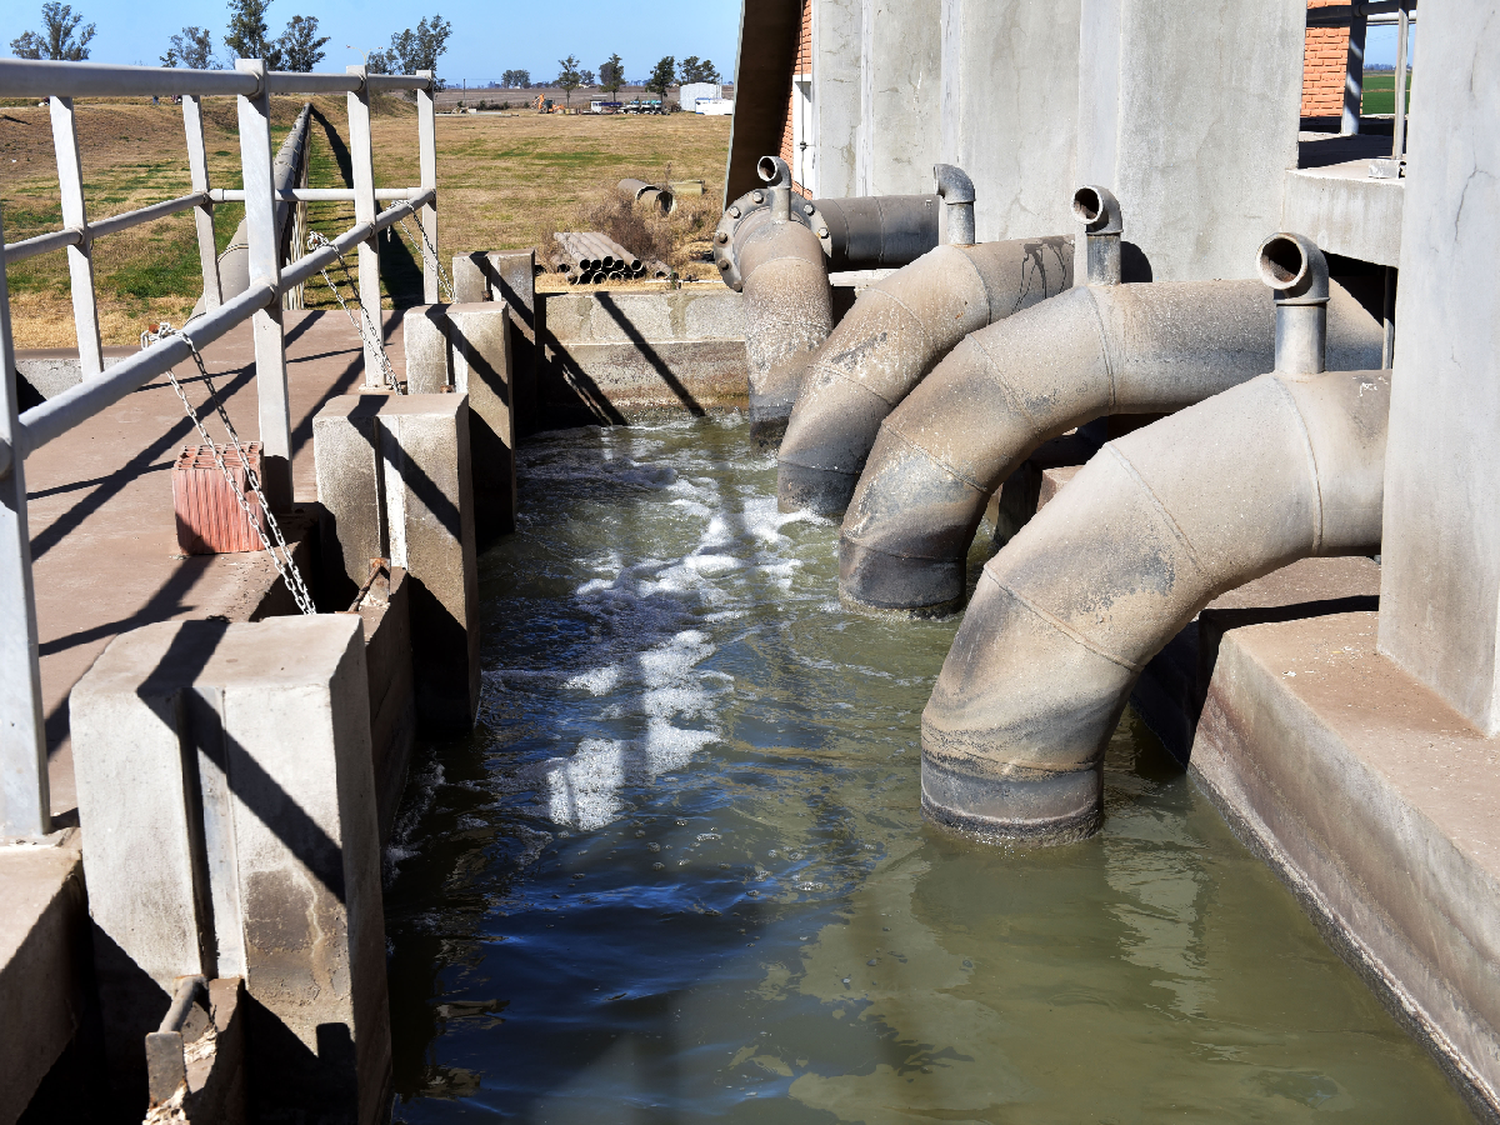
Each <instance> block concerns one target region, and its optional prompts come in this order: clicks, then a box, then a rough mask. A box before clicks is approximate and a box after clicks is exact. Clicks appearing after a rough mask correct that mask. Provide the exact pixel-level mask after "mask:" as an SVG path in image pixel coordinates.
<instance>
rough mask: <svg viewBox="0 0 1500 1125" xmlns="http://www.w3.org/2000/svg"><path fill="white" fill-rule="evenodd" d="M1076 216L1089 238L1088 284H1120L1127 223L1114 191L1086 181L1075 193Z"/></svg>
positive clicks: (1074, 208)
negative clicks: (1123, 237) (1123, 236)
mask: <svg viewBox="0 0 1500 1125" xmlns="http://www.w3.org/2000/svg"><path fill="white" fill-rule="evenodd" d="M1073 215H1074V217H1075V218H1077V220H1078V221H1079V222H1080V223H1082V224H1083V230H1084V235H1085V237H1086V238H1087V239H1088V284H1090V285H1118V284H1120V235H1121V233H1122V232H1123V231H1124V229H1125V224H1124V220H1123V219H1122V218H1121V215H1120V201H1119V200H1118V199H1116V198H1115V194H1114V192H1112V191H1110V190H1109V189H1108V188H1104V187H1099V186H1098V185H1097V184H1085V185H1084V186H1083V187H1081V188H1079V189H1078V190H1077V191H1075V192H1074V193H1073Z"/></svg>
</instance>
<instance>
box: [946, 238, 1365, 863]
mask: <svg viewBox="0 0 1500 1125" xmlns="http://www.w3.org/2000/svg"><path fill="white" fill-rule="evenodd" d="M1260 267H1261V272H1262V276H1263V277H1264V279H1265V281H1266V283H1267V284H1268V285H1271V286H1272V287H1273V288H1274V289H1275V290H1276V317H1277V322H1278V323H1277V345H1276V362H1277V370H1276V371H1274V372H1273V373H1272V374H1269V375H1262V376H1260V377H1258V378H1256V379H1253V380H1251V381H1249V382H1247V383H1244V384H1243V385H1240V386H1237V387H1234V388H1232V389H1230V390H1226V391H1224V392H1223V393H1221V394H1219V395H1216V396H1215V397H1213V398H1211V399H1209V400H1207V401H1205V402H1202V403H1199V404H1198V405H1196V406H1191V407H1188V408H1187V409H1185V410H1183V411H1181V412H1180V413H1178V414H1175V415H1173V416H1172V417H1170V418H1165V419H1162V420H1160V421H1158V422H1156V423H1154V424H1152V425H1150V426H1147V427H1145V428H1144V429H1140V430H1137V431H1135V432H1134V433H1131V434H1129V435H1128V436H1126V437H1124V438H1121V439H1120V440H1118V441H1114V442H1110V443H1108V444H1107V445H1105V447H1104V448H1103V449H1102V450H1101V451H1100V452H1099V453H1098V454H1097V455H1096V456H1095V457H1094V458H1093V459H1092V460H1091V461H1089V463H1088V464H1087V465H1086V466H1084V468H1083V469H1082V470H1081V471H1080V472H1079V473H1078V475H1077V476H1076V477H1074V478H1073V480H1072V481H1071V482H1070V483H1069V484H1068V485H1067V486H1066V487H1065V488H1064V489H1063V490H1062V491H1061V492H1060V493H1058V495H1057V497H1056V498H1055V499H1054V500H1053V501H1052V502H1051V503H1050V504H1048V505H1047V507H1046V508H1044V509H1043V510H1042V511H1041V512H1040V513H1038V515H1037V516H1036V518H1035V519H1034V520H1032V522H1031V523H1030V524H1028V525H1027V526H1026V527H1025V528H1023V529H1022V531H1021V532H1020V534H1018V535H1017V536H1016V537H1015V538H1014V539H1013V540H1011V542H1010V543H1009V544H1008V545H1007V546H1006V547H1005V548H1004V549H1003V550H1002V551H1001V552H1000V553H999V554H998V555H997V556H995V558H994V559H992V560H991V561H990V563H989V565H988V566H986V567H985V570H984V574H983V576H982V578H981V579H980V582H979V588H978V589H977V590H976V591H975V595H974V602H973V604H972V605H971V606H970V608H969V612H968V615H967V616H966V617H965V618H964V622H963V625H962V626H961V627H960V628H959V631H958V635H957V636H956V637H955V639H954V642H953V648H952V650H951V651H950V652H949V654H948V659H947V661H946V662H945V663H944V665H943V670H942V674H941V675H940V676H939V677H938V681H937V685H936V687H935V688H934V690H933V693H932V698H931V700H930V701H929V702H928V704H927V708H926V710H925V711H924V712H923V716H922V807H923V809H924V811H925V812H926V813H927V814H928V815H929V816H930V817H932V818H933V819H935V820H937V821H939V822H941V823H944V824H947V825H949V826H952V827H956V828H959V829H962V830H966V831H970V832H975V833H978V834H980V835H981V836H987V837H995V838H1010V839H1014V838H1022V839H1030V840H1034V841H1037V842H1042V843H1060V842H1066V841H1069V840H1074V839H1079V838H1081V837H1084V836H1087V835H1089V834H1090V833H1092V832H1094V831H1095V830H1097V828H1098V827H1099V825H1100V823H1101V820H1102V816H1103V785H1102V762H1103V756H1104V748H1105V745H1106V743H1107V742H1108V740H1109V737H1110V734H1111V733H1112V732H1113V730H1114V728H1115V725H1116V723H1117V722H1118V720H1119V718H1120V714H1121V712H1122V711H1123V710H1124V707H1125V702H1126V700H1127V698H1128V697H1129V693H1130V690H1131V687H1132V685H1133V684H1134V683H1135V680H1136V678H1137V677H1138V676H1139V674H1140V672H1141V670H1142V668H1143V667H1144V666H1145V664H1146V663H1147V661H1149V660H1150V659H1151V658H1152V656H1154V655H1155V654H1156V653H1158V652H1160V651H1161V649H1162V648H1163V646H1165V644H1166V643H1167V641H1168V640H1170V639H1171V638H1172V637H1173V636H1174V635H1175V634H1176V633H1177V632H1178V630H1180V629H1181V628H1182V627H1183V626H1184V625H1186V624H1187V623H1188V622H1189V621H1191V620H1192V618H1193V617H1194V616H1195V615H1196V614H1197V613H1198V612H1199V611H1200V610H1201V609H1202V608H1203V607H1204V606H1205V605H1207V604H1208V602H1209V601H1211V600H1212V599H1213V598H1214V597H1216V596H1218V595H1219V594H1221V593H1223V592H1224V591H1226V590H1230V589H1233V588H1234V587H1236V586H1239V585H1242V584H1243V583H1245V582H1248V581H1250V580H1251V579H1254V578H1257V577H1259V576H1261V575H1263V574H1267V573H1269V572H1271V571H1273V570H1276V569H1278V568H1280V567H1283V566H1286V565H1287V564H1289V563H1291V562H1294V561H1296V560H1297V559H1301V558H1306V557H1309V556H1329V555H1356V554H1367V553H1370V552H1374V551H1378V550H1379V548H1380V531H1381V503H1382V496H1383V475H1384V463H1385V435H1386V419H1387V413H1388V408H1389V403H1390V397H1389V392H1390V381H1389V374H1390V373H1389V372H1388V371H1356V372H1335V373H1332V374H1326V375H1325V374H1320V372H1321V371H1322V370H1323V366H1324V365H1323V353H1322V344H1323V342H1324V337H1325V332H1326V328H1327V321H1326V316H1327V302H1328V297H1329V283H1328V269H1327V264H1326V262H1324V260H1323V255H1322V254H1321V253H1320V252H1319V251H1318V249H1317V248H1316V246H1314V245H1313V244H1312V243H1311V242H1310V241H1309V240H1307V239H1304V238H1302V237H1300V236H1297V235H1288V234H1278V235H1273V236H1272V237H1271V238H1269V239H1267V240H1266V242H1265V243H1264V244H1263V245H1262V246H1261V250H1260Z"/></svg>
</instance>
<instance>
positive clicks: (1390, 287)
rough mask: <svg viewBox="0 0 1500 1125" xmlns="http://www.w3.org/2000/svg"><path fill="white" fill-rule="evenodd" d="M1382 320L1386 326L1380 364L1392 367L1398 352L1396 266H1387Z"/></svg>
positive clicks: (1384, 366) (1381, 346)
mask: <svg viewBox="0 0 1500 1125" xmlns="http://www.w3.org/2000/svg"><path fill="white" fill-rule="evenodd" d="M1381 321H1382V323H1383V325H1384V327H1385V333H1384V339H1383V340H1382V341H1381V344H1380V366H1381V367H1383V368H1386V369H1387V370H1388V369H1389V368H1390V367H1391V364H1392V359H1393V357H1394V356H1395V354H1396V267H1395V266H1386V267H1385V301H1384V302H1383V303H1382V305H1381Z"/></svg>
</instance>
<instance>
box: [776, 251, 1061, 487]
mask: <svg viewBox="0 0 1500 1125" xmlns="http://www.w3.org/2000/svg"><path fill="white" fill-rule="evenodd" d="M1072 284H1073V240H1072V239H1071V238H1068V237H1057V238H1031V239H1013V240H1010V241H1006V242H986V243H982V244H980V245H978V246H939V247H938V248H937V249H935V250H931V251H929V252H928V253H926V254H924V255H923V256H922V257H920V258H918V259H917V260H916V261H915V262H913V263H912V264H911V265H909V266H906V267H904V268H903V269H900V270H897V271H896V272H895V273H893V274H891V275H890V276H889V277H887V278H884V279H883V280H881V281H879V282H877V283H876V284H874V285H872V286H871V287H870V288H868V289H866V290H865V291H864V292H863V293H862V294H860V297H859V300H858V301H856V302H855V304H854V308H852V309H851V310H850V311H849V313H848V314H847V315H846V316H845V317H844V319H843V320H841V321H840V322H839V326H838V327H837V328H836V329H834V331H833V334H832V335H831V336H829V337H828V340H827V341H826V342H825V343H824V344H823V345H822V347H820V348H819V349H818V350H817V352H816V353H815V354H814V355H813V356H812V358H811V362H810V363H809V364H808V367H807V374H806V375H805V377H804V378H803V380H802V386H801V389H800V391H799V392H798V394H797V403H796V406H794V407H793V409H792V416H791V420H790V421H789V422H788V423H787V429H786V436H785V437H784V438H782V441H781V449H780V451H779V452H778V454H777V460H778V462H779V465H778V471H777V475H776V494H777V499H778V502H779V504H780V506H781V509H782V511H797V510H799V509H804V508H805V509H808V510H811V511H813V512H816V513H817V514H819V515H825V516H832V515H838V514H840V513H841V512H843V511H844V509H845V508H846V507H848V505H849V498H850V496H852V495H853V493H854V486H855V484H856V482H858V480H859V474H860V471H861V470H862V469H863V468H864V465H865V458H866V457H867V456H868V455H869V453H870V447H871V446H872V445H873V444H874V443H875V436H876V434H877V433H878V432H879V430H880V423H881V422H883V421H884V420H885V418H886V416H887V415H888V414H890V412H891V411H892V410H894V409H895V408H896V407H897V406H898V405H899V404H900V402H901V400H902V399H904V398H905V397H906V396H907V395H908V394H909V393H911V390H912V388H913V387H915V386H916V385H917V384H918V383H919V382H920V381H921V380H922V378H923V377H924V376H925V375H927V373H928V372H929V371H931V370H932V367H933V364H935V363H937V361H938V360H940V359H941V358H942V357H943V356H944V355H946V354H947V353H948V352H949V351H951V350H952V348H953V347H954V345H956V344H957V343H958V342H959V341H960V340H962V339H963V338H964V337H965V336H967V335H969V333H971V332H974V331H977V330H978V329H980V328H983V327H985V326H986V325H988V324H993V323H995V322H996V321H999V320H1002V319H1004V318H1005V317H1008V316H1010V315H1011V314H1012V313H1015V312H1018V311H1020V310H1021V309H1025V308H1030V307H1031V306H1032V305H1034V304H1036V303H1037V302H1038V301H1042V300H1045V299H1046V298H1048V297H1054V296H1056V295H1057V294H1058V293H1061V292H1063V291H1064V290H1066V289H1069V288H1070V287H1071V286H1072Z"/></svg>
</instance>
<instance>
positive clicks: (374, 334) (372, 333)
mask: <svg viewBox="0 0 1500 1125" xmlns="http://www.w3.org/2000/svg"><path fill="white" fill-rule="evenodd" d="M307 244H308V246H310V247H313V248H314V249H322V248H323V247H324V246H332V247H333V252H334V253H335V254H337V255H338V258H339V265H340V266H342V267H343V269H344V277H345V278H346V279H347V280H348V282H349V291H350V292H351V293H355V294H356V295H357V294H358V289H357V288H356V287H355V284H354V275H353V274H352V273H350V272H349V263H348V261H346V260H345V258H344V254H343V251H341V250H340V249H339V248H338V246H337V245H336V244H335V243H333V242H332V241H331V240H330V239H329V238H328V237H327V236H326V235H324V234H323V233H321V232H320V231H315V230H310V231H308V232H307ZM318 272H320V273H321V274H322V275H323V280H324V282H326V283H327V285H328V288H330V289H332V290H333V295H334V297H336V298H337V299H338V303H339V308H341V309H343V310H344V315H345V316H347V317H348V318H349V323H350V324H352V325H354V331H356V332H358V333H359V338H360V340H362V341H363V342H364V343H366V344H367V345H369V347H370V349H371V350H372V351H374V352H375V355H376V357H377V358H378V359H379V361H380V373H381V374H382V375H383V376H385V381H386V385H387V386H389V387H390V388H391V390H393V391H394V392H396V394H398V395H399V394H404V393H405V392H404V391H402V389H401V384H400V383H398V382H396V372H395V370H394V369H393V368H392V367H391V357H390V356H389V355H387V354H386V351H385V340H384V339H382V337H381V335H380V332H379V330H378V329H376V327H375V325H374V324H373V323H371V321H370V313H369V310H368V309H366V308H365V306H364V302H363V301H356V303H357V304H358V305H359V320H355V319H354V313H353V312H352V311H350V308H349V306H348V305H347V304H346V303H345V302H344V295H343V293H341V292H340V291H339V287H338V286H337V285H335V284H334V281H333V278H331V277H329V276H328V271H327V270H326V269H323V270H319V271H318Z"/></svg>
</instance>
